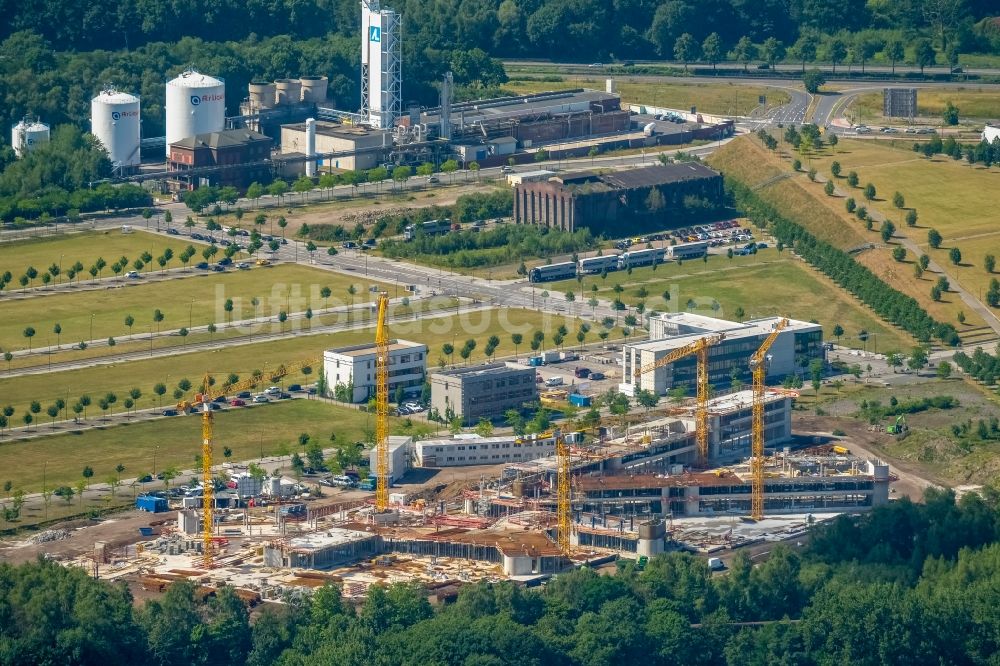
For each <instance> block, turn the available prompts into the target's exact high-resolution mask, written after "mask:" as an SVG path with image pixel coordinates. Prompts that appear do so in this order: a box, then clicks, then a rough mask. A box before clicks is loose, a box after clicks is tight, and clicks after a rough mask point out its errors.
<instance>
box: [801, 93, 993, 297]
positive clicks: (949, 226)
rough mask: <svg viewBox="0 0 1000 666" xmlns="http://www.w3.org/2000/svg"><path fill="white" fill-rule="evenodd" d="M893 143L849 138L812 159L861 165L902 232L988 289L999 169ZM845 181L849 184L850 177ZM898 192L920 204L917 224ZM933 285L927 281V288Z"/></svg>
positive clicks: (974, 286) (824, 165)
mask: <svg viewBox="0 0 1000 666" xmlns="http://www.w3.org/2000/svg"><path fill="white" fill-rule="evenodd" d="M998 95H1000V93H998ZM893 144H895V145H892V144H889V145H887V144H886V143H885V142H881V141H878V142H876V141H850V140H847V141H843V142H842V143H841V145H840V146H838V151H837V153H836V154H835V155H825V156H822V157H820V158H818V159H814V160H813V164H814V166H816V167H817V168H818V169H821V170H823V171H827V172H828V171H829V163H830V162H831V161H832V160H834V159H836V160H837V161H839V162H840V164H841V166H842V169H843V172H844V173H846V172H847V171H850V170H854V171H857V173H858V176H859V177H860V180H861V183H862V184H864V183H867V182H871V183H873V184H874V185H875V187H876V189H877V190H878V198H879V199H880V201H876V202H875V207H876V208H878V209H879V210H880V211H881V212H883V213H885V214H887V215H889V216H890V217H891V218H892V219H893V220H895V222H896V226H897V227H898V228H899V230H900V232H901V233H903V234H905V235H907V236H909V237H910V238H912V239H913V240H914V241H915V242H917V243H918V244H920V246H921V248H922V249H923V250H924V251H925V252H929V254H930V255H931V257H932V258H933V259H934V260H935V261H937V262H938V263H940V264H941V265H943V266H945V267H946V270H947V271H948V273H949V274H950V275H952V276H954V277H955V278H956V279H958V281H959V282H960V283H961V284H962V285H963V286H964V287H965V288H966V289H968V290H969V291H970V292H971V293H973V294H976V295H977V296H978V295H979V293H980V292H981V293H983V294H985V293H986V291H987V289H988V288H989V282H990V280H991V279H992V278H993V277H998V276H991V275H989V274H987V273H986V271H985V270H984V269H983V257H984V256H985V255H986V254H988V253H989V254H993V255H1000V229H998V228H997V224H996V211H997V210H1000V189H998V188H997V182H998V180H997V178H998V176H1000V169H998V168H997V167H993V168H990V169H985V168H983V167H982V165H979V166H976V167H970V166H969V165H968V164H967V163H966V162H965V161H958V162H956V161H955V160H952V159H951V158H948V157H943V156H938V157H935V158H934V159H932V160H928V159H926V158H923V157H919V156H917V155H916V154H915V153H913V152H912V150H910V149H909V148H910V142H907V141H896V142H893ZM840 185H841V187H846V183H841V184H840ZM894 192H900V193H902V194H903V196H904V197H905V199H906V205H907V207H911V208H915V209H916V211H917V214H918V216H919V218H918V221H917V227H915V228H909V227H906V225H905V223H904V222H903V221H902V217H903V215H904V214H905V211H899V210H896V209H895V208H894V207H893V205H892V201H891V199H892V195H893V193H894ZM860 194H861V192H860V190H859V191H858V193H857V196H856V198H858V200H859V201H860V200H861V197H860ZM932 228H933V229H937V230H938V232H939V233H940V234H941V236H942V237H943V238H944V242H943V243H942V244H941V249H939V250H932V249H931V248H930V246H929V245H928V243H927V232H928V230H930V229H932ZM952 247H957V248H959V250H961V252H962V265H960V266H953V265H952V264H951V262H950V260H949V259H948V251H949V250H950V249H951V248H952ZM909 270H910V271H912V267H909ZM929 289H930V284H927V285H926V289H923V291H927V290H929ZM954 300H956V301H957V300H958V299H957V298H955V299H954ZM956 307H958V306H956ZM965 314H966V315H969V313H968V312H966V313H965Z"/></svg>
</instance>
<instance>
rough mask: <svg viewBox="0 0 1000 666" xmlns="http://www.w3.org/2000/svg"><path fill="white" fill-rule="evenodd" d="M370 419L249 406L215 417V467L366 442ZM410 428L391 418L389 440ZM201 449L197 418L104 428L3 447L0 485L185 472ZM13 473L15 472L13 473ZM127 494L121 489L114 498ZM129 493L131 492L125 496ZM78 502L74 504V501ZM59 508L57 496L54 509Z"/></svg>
mask: <svg viewBox="0 0 1000 666" xmlns="http://www.w3.org/2000/svg"><path fill="white" fill-rule="evenodd" d="M373 418H374V417H373V415H369V414H367V413H365V412H361V411H358V410H356V409H352V408H349V407H342V406H338V405H334V404H330V403H327V402H324V401H319V400H291V401H284V402H278V403H272V404H268V405H259V406H256V407H253V408H249V409H244V408H231V409H229V410H224V411H221V412H218V413H217V414H216V415H215V451H216V460H215V462H216V464H219V463H222V462H225V461H226V460H227V459H226V458H225V457H224V456H223V449H224V447H228V448H230V449H232V457H231V458H230V460H233V461H240V460H251V459H255V458H259V457H260V455H261V452H263V454H264V455H265V456H268V455H279V454H283V455H288V454H289V453H293V452H295V451H297V450H301V447H299V445H298V436H299V433H308V434H309V435H310V436H311V437H313V438H315V439H316V440H317V441H319V442H321V443H322V444H323V445H324V446H325V447H329V446H332V444H331V443H330V435H331V433H335V434H336V435H337V442H354V441H364V440H365V438H366V437H365V435H366V430H369V429H371V428H373V427H374V425H373V423H374V422H373V421H372V420H371V419H373ZM426 427H427V426H426V425H423V426H421V425H419V424H418V423H414V425H413V426H411V427H409V428H407V427H406V426H405V421H404V420H403V419H396V418H393V419H392V420H391V432H392V433H393V434H404V433H405V434H410V432H411V431H414V430H418V429H421V428H423V429H426ZM200 450H201V418H200V417H198V416H197V415H192V416H176V417H172V418H169V419H160V420H156V421H152V422H145V423H135V424H130V425H119V426H111V427H107V428H102V429H94V430H83V431H78V432H75V433H74V432H63V433H61V434H55V435H52V436H51V437H45V438H42V439H36V440H29V441H26V442H14V443H4V444H2V445H0V468H3V469H6V470H8V472H7V474H3V473H0V479H3V480H7V479H8V478H9V479H10V480H11V481H13V482H14V486H15V487H19V488H23V489H24V490H25V491H27V492H37V491H39V490H41V487H42V471H43V470H42V463H43V462H46V465H45V482H46V485H48V487H49V488H53V487H55V486H58V485H61V484H66V485H72V484H74V483H76V482H77V481H78V480H79V479H80V478H81V472H82V470H83V468H84V466H87V465H89V466H90V467H91V468H93V470H94V477H93V479H92V480H93V482H94V483H100V482H103V481H104V480H106V479H107V478H108V477H109V476H111V475H113V474H114V470H115V467H116V466H117V465H118V464H122V465H125V472H124V474H123V476H124V477H126V478H132V477H137V476H141V475H143V474H146V473H151V472H152V471H153V453H154V451H155V453H156V470H157V471H162V470H164V469H166V468H168V467H172V466H177V467H178V468H179V469H190V468H193V467H194V464H195V459H194V457H195V454H197V453H199V452H200ZM14 470H16V474H15V473H14ZM125 492H126V491H124V490H119V494H124V493H125ZM129 494H131V493H129ZM74 503H75V502H74ZM56 504H60V505H61V504H63V502H62V500H60V499H58V498H55V499H54V501H53V505H56Z"/></svg>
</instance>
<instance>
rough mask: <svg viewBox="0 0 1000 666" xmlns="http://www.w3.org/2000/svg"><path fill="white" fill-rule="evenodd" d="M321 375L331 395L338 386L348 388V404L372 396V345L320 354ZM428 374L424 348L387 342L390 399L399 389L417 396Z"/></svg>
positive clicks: (373, 380)
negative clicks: (321, 359) (324, 377)
mask: <svg viewBox="0 0 1000 666" xmlns="http://www.w3.org/2000/svg"><path fill="white" fill-rule="evenodd" d="M323 372H324V373H325V374H326V383H327V386H328V387H329V392H330V394H331V395H334V396H335V395H336V394H337V387H338V385H340V386H341V389H343V390H346V389H347V388H348V387H350V396H349V398H350V402H364V401H365V400H368V398H371V397H373V396H374V395H375V345H370V344H364V345H351V346H350V347H338V348H336V349H327V350H326V351H324V352H323ZM426 372H427V345H425V344H423V343H420V342H410V341H409V340H390V341H389V397H390V399H391V398H392V396H393V395H394V394H395V392H396V389H398V388H402V389H403V391H404V392H405V393H406V394H407V395H414V394H417V393H420V390H421V389H422V388H423V385H424V377H425V375H426Z"/></svg>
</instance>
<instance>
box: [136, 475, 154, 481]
mask: <svg viewBox="0 0 1000 666" xmlns="http://www.w3.org/2000/svg"><path fill="white" fill-rule="evenodd" d="M152 480H153V475H152V474H146V475H144V476H141V477H139V483H149V482H150V481H152Z"/></svg>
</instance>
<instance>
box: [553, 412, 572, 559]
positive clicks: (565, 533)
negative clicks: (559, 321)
mask: <svg viewBox="0 0 1000 666" xmlns="http://www.w3.org/2000/svg"><path fill="white" fill-rule="evenodd" d="M553 434H554V436H555V440H556V460H557V462H558V468H557V472H556V477H557V478H556V518H557V522H556V545H557V546H559V550H560V551H561V552H562V554H563V555H567V556H568V555H569V553H570V543H569V536H570V529H571V526H572V521H571V516H570V512H571V509H570V487H569V476H570V456H569V447H568V446H566V442H565V440H564V439H563V436H562V432H561V431H560V430H556V431H555V432H554V433H553Z"/></svg>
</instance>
